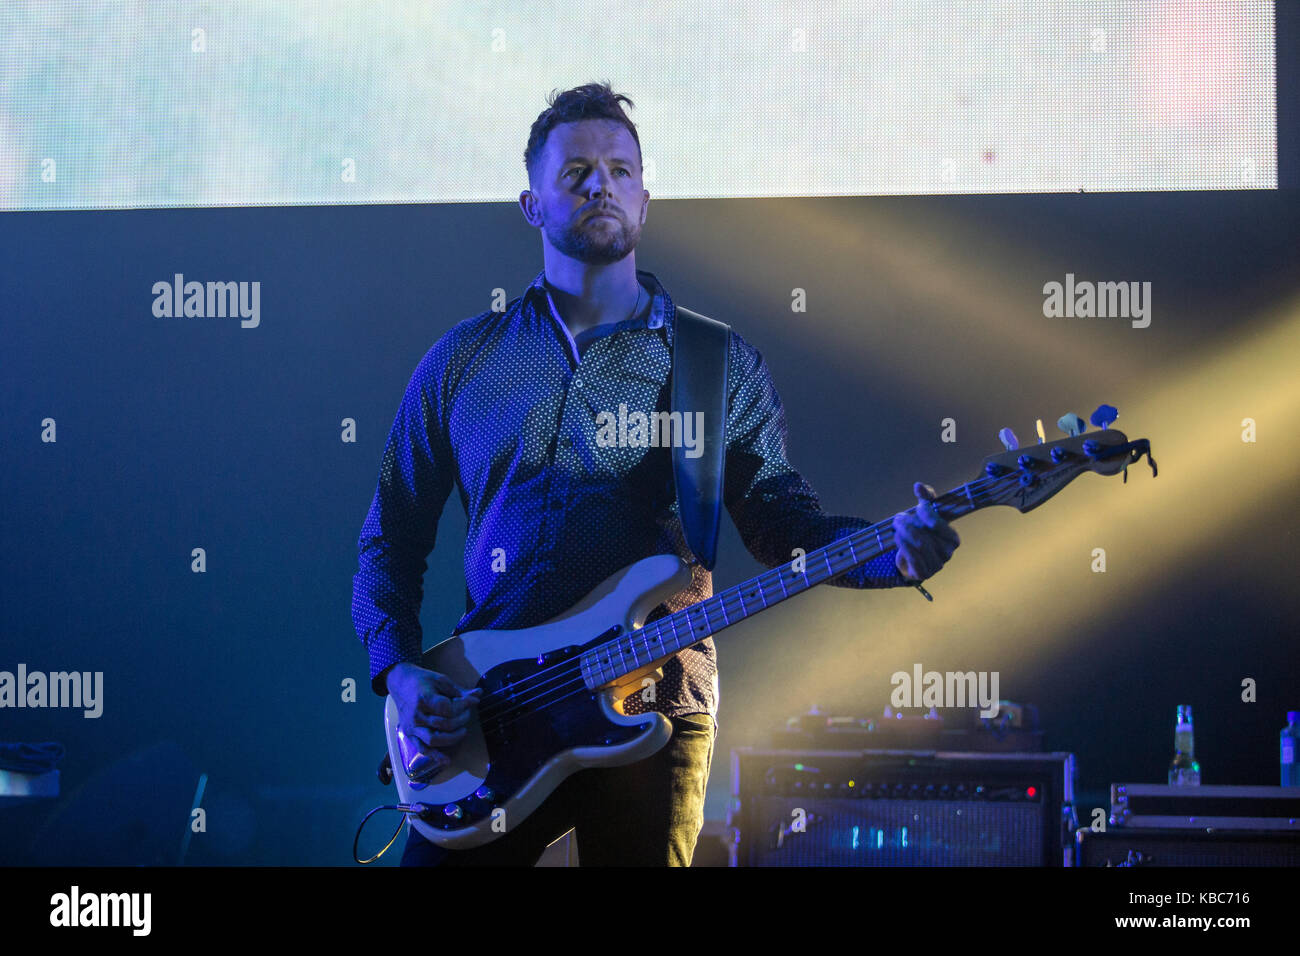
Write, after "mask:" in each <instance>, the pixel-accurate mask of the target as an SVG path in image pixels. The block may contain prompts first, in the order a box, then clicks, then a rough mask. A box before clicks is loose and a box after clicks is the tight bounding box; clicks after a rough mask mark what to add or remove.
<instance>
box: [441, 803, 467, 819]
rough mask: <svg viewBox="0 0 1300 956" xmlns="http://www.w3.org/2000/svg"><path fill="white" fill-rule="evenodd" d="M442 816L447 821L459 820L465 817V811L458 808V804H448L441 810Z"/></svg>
mask: <svg viewBox="0 0 1300 956" xmlns="http://www.w3.org/2000/svg"><path fill="white" fill-rule="evenodd" d="M442 813H443V816H445V817H446V818H447V819H448V820H459V819H460V818H461V817H463V816H464V815H465V811H464V810H462V809H461V808H460V804H458V803H449V804H447V805H446V806H445V807H443V808H442Z"/></svg>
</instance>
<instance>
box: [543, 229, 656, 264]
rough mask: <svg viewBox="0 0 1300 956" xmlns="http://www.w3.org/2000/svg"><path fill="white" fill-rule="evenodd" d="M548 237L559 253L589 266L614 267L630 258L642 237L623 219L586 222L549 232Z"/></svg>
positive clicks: (547, 232) (549, 230)
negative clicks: (629, 255)
mask: <svg viewBox="0 0 1300 956" xmlns="http://www.w3.org/2000/svg"><path fill="white" fill-rule="evenodd" d="M546 237H547V238H548V239H549V240H550V242H551V245H552V246H554V247H555V248H556V250H557V251H559V252H561V253H563V254H564V255H566V256H568V257H569V258H570V259H577V260H578V261H579V262H585V263H588V264H589V265H610V264H611V263H614V262H619V261H621V260H622V259H624V258H626V257H627V255H628V254H629V253H630V252H631V251H632V250H633V249H635V248H636V244H637V241H638V240H639V239H640V237H641V232H640V230H639V229H638V230H637V231H635V232H633V231H632V229H631V227H630V226H628V225H627V224H626V223H624V222H623V220H622V219H620V218H618V217H615V218H614V219H612V220H599V219H584V220H583V221H582V222H580V223H578V224H576V225H574V226H567V227H565V228H563V229H549V228H548V229H547V230H546Z"/></svg>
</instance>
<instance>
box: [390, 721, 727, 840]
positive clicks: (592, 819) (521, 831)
mask: <svg viewBox="0 0 1300 956" xmlns="http://www.w3.org/2000/svg"><path fill="white" fill-rule="evenodd" d="M670 720H671V721H672V725H673V735H672V737H671V738H669V740H668V743H666V744H665V745H664V746H663V748H662V749H660V750H659V751H658V752H656V753H654V754H653V755H651V756H649V757H647V758H646V759H645V760H642V761H640V762H638V763H633V764H627V765H626V766H623V767H591V768H588V769H586V770H579V771H578V772H577V773H575V774H574V775H573V776H571V777H569V778H568V779H567V780H565V781H564V783H562V784H560V786H559V787H557V788H556V790H555V792H554V793H552V794H551V796H550V797H548V798H547V800H546V802H545V803H543V804H542V805H541V806H540V807H539V808H538V809H537V810H535V811H534V812H533V813H532V814H531V815H530V816H529V817H528V818H527V819H526V820H524V822H523V823H521V824H519V826H518V827H517V828H515V829H513V830H511V831H510V832H509V833H507V834H505V835H504V836H502V837H499V838H498V839H496V840H493V841H492V842H491V843H487V844H485V845H483V846H477V847H474V848H472V849H469V850H446V849H443V848H442V847H440V846H438V845H437V844H435V843H431V842H430V841H428V840H426V839H425V838H424V837H422V836H421V835H420V834H419V833H418V832H417V831H416V830H415V829H414V828H411V835H410V837H409V838H408V839H407V841H406V850H405V852H403V854H402V866H532V865H534V864H535V863H536V862H537V861H538V859H539V858H540V857H541V855H542V852H543V851H544V850H545V849H546V847H547V846H548V845H549V844H551V843H553V842H554V841H555V840H557V839H559V838H560V837H561V836H563V835H564V834H565V833H566V832H568V831H569V830H570V829H574V830H575V831H576V833H575V835H576V837H577V840H578V862H579V864H580V865H582V866H690V865H691V857H692V856H693V855H694V854H695V842H696V840H698V839H699V836H700V830H701V828H702V827H703V826H704V787H705V784H706V783H707V782H708V779H709V767H710V766H711V765H712V762H713V740H714V737H715V736H716V733H717V729H716V727H715V726H714V723H713V718H712V717H710V716H709V715H708V714H686V715H684V716H681V717H672V718H670Z"/></svg>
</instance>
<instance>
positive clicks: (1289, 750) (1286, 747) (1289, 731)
mask: <svg viewBox="0 0 1300 956" xmlns="http://www.w3.org/2000/svg"><path fill="white" fill-rule="evenodd" d="M1297 721H1300V710H1288V711H1287V712H1286V726H1285V727H1283V728H1282V786H1284V787H1300V773H1297V771H1296V762H1295V752H1296V738H1297V737H1300V727H1298V726H1296V722H1297Z"/></svg>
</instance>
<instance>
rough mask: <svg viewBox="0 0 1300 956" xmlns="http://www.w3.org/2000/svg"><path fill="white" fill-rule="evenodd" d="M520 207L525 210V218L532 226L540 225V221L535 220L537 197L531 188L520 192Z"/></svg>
mask: <svg viewBox="0 0 1300 956" xmlns="http://www.w3.org/2000/svg"><path fill="white" fill-rule="evenodd" d="M519 208H520V209H522V210H523V213H524V219H525V220H526V221H527V222H528V224H529V225H530V226H539V225H541V223H540V222H534V221H533V219H534V217H535V216H536V209H537V197H536V195H534V193H533V191H532V190H531V189H525V190H524V191H523V192H521V193H520V194H519Z"/></svg>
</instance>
